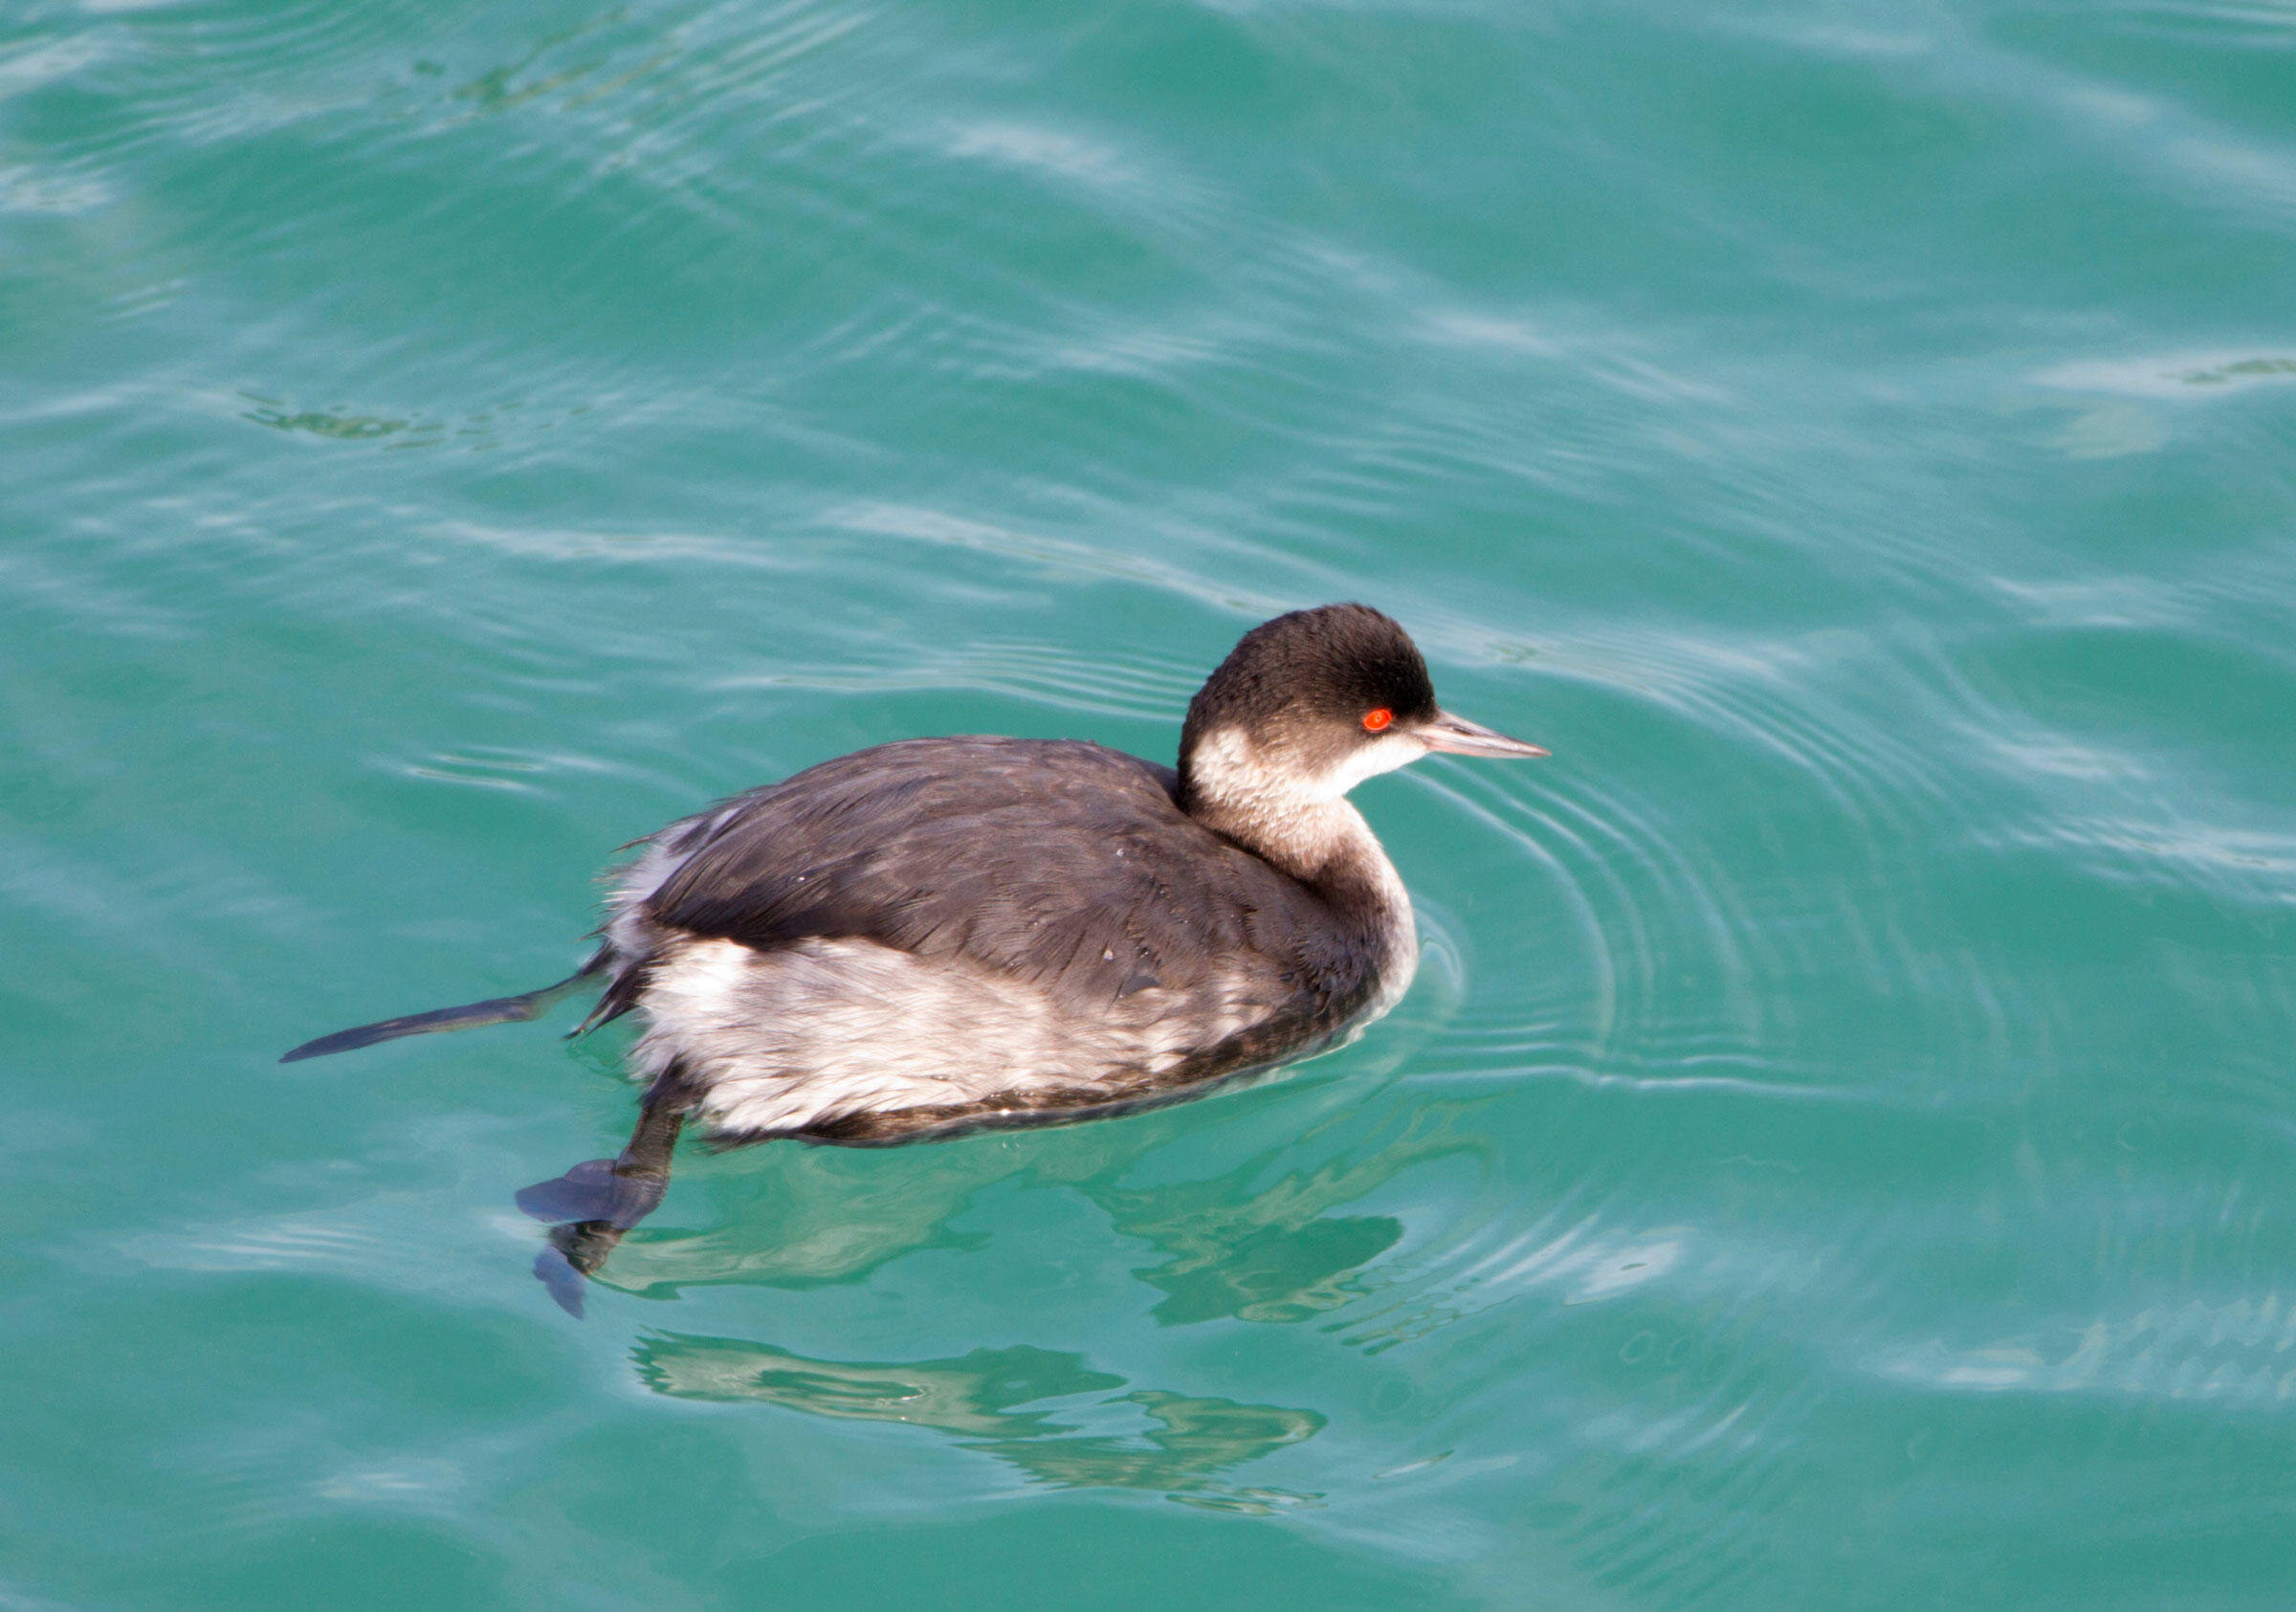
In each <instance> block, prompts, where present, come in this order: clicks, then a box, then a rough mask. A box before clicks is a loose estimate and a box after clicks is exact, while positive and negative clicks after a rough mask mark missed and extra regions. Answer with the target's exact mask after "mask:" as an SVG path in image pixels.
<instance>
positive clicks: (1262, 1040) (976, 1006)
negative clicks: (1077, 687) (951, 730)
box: [286, 605, 1547, 1309]
mask: <svg viewBox="0 0 2296 1612" xmlns="http://www.w3.org/2000/svg"><path fill="white" fill-rule="evenodd" d="M1434 750H1442V751H1449V752H1452V753H1455V754H1459V755H1467V756H1543V755H1545V754H1546V753H1547V752H1546V751H1544V750H1542V749H1540V748H1539V747H1538V746H1537V745H1534V744H1526V743H1524V742H1523V741H1522V740H1517V739H1509V738H1508V737H1506V736H1505V735H1504V734H1499V733H1494V732H1492V731H1491V730H1490V728H1486V727H1482V726H1480V725H1478V724H1476V723H1474V722H1469V721H1467V720H1465V719H1463V718H1458V717H1454V716H1451V715H1450V714H1449V713H1447V712H1446V711H1445V710H1443V709H1442V708H1441V707H1440V706H1438V705H1437V704H1436V703H1435V691H1434V688H1433V686H1432V685H1431V684H1430V683H1429V682H1428V679H1427V668H1426V663H1425V662H1424V660H1423V659H1421V657H1420V653H1419V651H1418V649H1417V648H1416V647H1415V646H1414V645H1413V644H1412V642H1411V640H1410V638H1409V637H1407V636H1406V635H1405V634H1404V632H1403V629H1402V628H1401V627H1399V626H1397V625H1396V624H1395V623H1394V622H1393V621H1391V620H1389V619H1388V618H1387V617H1386V616H1383V615H1381V614H1380V612H1379V611H1377V610H1374V609H1371V608H1369V607H1365V606H1362V605H1328V606H1325V607H1322V608H1320V609H1314V610H1298V611H1294V612H1292V613H1291V614H1290V615H1284V616H1278V617H1276V618H1275V619H1274V620H1273V621H1269V622H1265V623H1263V624H1261V625H1260V626H1258V627H1255V628H1253V629H1251V630H1250V631H1249V632H1247V633H1246V634H1245V635H1244V638H1243V641H1242V642H1241V643H1239V644H1237V646H1236V647H1235V650H1234V651H1233V652H1231V653H1230V654H1229V655H1228V657H1227V658H1226V659H1225V661H1223V662H1221V663H1220V667H1219V669H1218V670H1217V671H1215V672H1214V673H1213V674H1211V676H1210V677H1209V678H1208V679H1207V680H1206V681H1205V683H1204V685H1203V689H1202V690H1201V691H1199V692H1198V694H1197V696H1196V697H1195V698H1194V699H1193V700H1191V701H1190V702H1189V705H1188V714H1187V720H1186V723H1185V725H1184V726H1183V727H1182V728H1181V738H1180V769H1179V771H1178V772H1175V771H1173V770H1172V769H1171V768H1169V767H1162V766H1158V765H1157V764H1156V763H1154V762H1144V761H1141V760H1139V759H1138V758H1137V757H1133V756H1128V755H1125V754H1123V753H1122V752H1121V751H1116V750H1110V749H1106V748H1103V747H1102V746H1100V745H1098V744H1091V743H1085V742H1081V741H1076V740H1028V739H991V738H963V739H910V740H899V741H897V742H895V743H892V744H880V745H877V746H875V747H874V748H872V749H868V750H861V751H856V752H855V753H854V754H852V755H850V756H841V757H839V758H838V759H837V760H835V761H831V762H822V763H821V764H820V765H819V766H815V767H810V768H807V769H806V771H804V772H801V773H799V774H797V775H796V776H795V777H793V778H790V779H788V780H786V781H784V782H783V783H780V784H767V785H766V786H765V787H763V788H762V789H753V790H751V791H750V792H749V793H747V794H745V795H738V796H736V797H735V798H733V799H732V800H730V801H727V802H725V803H723V804H722V805H719V806H715V807H713V808H711V809H710V810H708V811H705V812H703V813H701V814H700V815H698V816H695V817H689V818H686V819H684V820H683V821H681V822H677V823H673V824H672V825H671V826H670V827H669V828H664V829H663V830H662V831H661V832H660V833H658V834H654V835H652V836H651V837H650V838H648V839H646V840H642V841H638V842H635V843H636V844H639V845H642V846H644V848H645V850H644V851H643V852H642V853H641V854H640V855H639V857H638V859H637V860H636V861H635V862H634V863H632V864H630V865H629V867H628V868H626V869H624V870H623V871H622V872H621V873H620V875H619V876H618V878H617V881H616V884H615V888H614V892H613V894H612V895H611V896H610V897H609V900H608V906H609V910H610V915H611V916H609V917H608V919H607V923H606V924H605V926H604V927H603V928H602V929H601V930H600V931H599V933H600V934H601V935H602V936H603V938H604V943H603V944H602V945H601V946H600V947H599V949H598V952H597V955H596V956H594V957H592V958H591V959H590V961H588V962H587V963H585V964H584V965H583V967H582V969H581V971H580V972H579V973H577V974H575V975H574V976H573V977H572V978H570V979H567V980H563V981H561V982H560V983H557V984H555V985H548V986H545V987H543V988H542V989H541V990H539V991H532V992H529V993H527V994H526V995H524V996H515V997H503V998H498V999H497V1000H495V1001H491V1002H479V1003H473V1004H471V1005H468V1006H465V1007H448V1008H441V1009H440V1010H438V1011H436V1012H432V1013H418V1014H415V1015H413V1016H412V1017H409V1018H404V1019H389V1020H386V1021H384V1022H383V1023H381V1024H377V1025H366V1026H362V1027H359V1028H357V1029H348V1030H342V1031H340V1032H338V1033H337V1034H334V1035H330V1036H325V1037H322V1038H321V1039H320V1040H318V1041H313V1042H309V1043H306V1044H305V1045H304V1046H301V1047H298V1048H297V1049H295V1050H294V1051H292V1052H290V1053H288V1054H287V1060H286V1061H292V1060H294V1059H298V1058H310V1057H317V1056H320V1054H323V1053H328V1052H342V1051H347V1050H349V1049H352V1048H356V1047H367V1046H371V1045H373V1044H374V1043H376V1042H379V1041H388V1040H391V1039H393V1038H395V1037H398V1036H403V1035H416V1034H421V1033H423V1032H425V1031H430V1030H450V1029H463V1028H467V1027H472V1026H475V1025H492V1024H501V1023H505V1022H508V1021H511V1020H516V1019H532V1018H535V1017H537V1016H538V1015H539V1014H540V1013H541V1011H542V1009H543V1008H544V1007H545V1006H546V1005H548V1004H549V1002H550V1001H551V1000H553V999H554V998H555V997H557V996H558V995H559V994H561V993H563V992H564V991H566V990H569V989H571V988H573V987H575V986H576V985H579V984H581V983H585V982H586V981H588V980H591V979H593V978H602V979H603V980H604V981H605V983H606V989H605V993H604V995H603V996H602V997H601V998H600V999H599V1002H598V1005H597V1006H596V1007H595V1008H594V1009H593V1010H592V1011H591V1013H590V1015H589V1016H588V1018H586V1019H585V1020H584V1022H583V1024H582V1026H581V1027H579V1028H578V1029H577V1030H576V1031H575V1032H574V1033H576V1034H581V1033H582V1032H583V1031H584V1030H587V1029H589V1028H591V1027H595V1026H597V1025H601V1024H604V1023H606V1022H607V1021H608V1020H610V1019H614V1018H618V1017H620V1016H621V1015H622V1014H624V1013H627V1012H629V1010H630V1009H631V1008H633V1007H634V1008H638V1009H641V1010H642V1011H643V1012H644V1015H645V1019H646V1026H647V1027H646V1030H645V1033H644V1034H643V1036H642V1037H641V1038H640V1039H639V1041H638V1044H637V1048H636V1050H635V1053H634V1056H633V1064H634V1073H635V1075H636V1076H637V1077H638V1078H640V1079H642V1080H644V1081H645V1083H646V1095H645V1100H644V1109H643V1112H642V1114H641V1115H640V1117H639V1120H638V1125H637V1130H636V1133H635V1134H634V1135H633V1136H632V1137H631V1138H630V1142H629V1147H628V1149H626V1150H625V1151H624V1153H623V1154H622V1156H621V1157H620V1158H619V1159H596V1160H592V1161H591V1162H590V1163H587V1164H578V1165H576V1166H575V1167H574V1168H573V1169H572V1170H570V1171H568V1172H567V1173H566V1174H565V1175H564V1176H563V1177H560V1178H558V1179H557V1180H555V1181H545V1182H542V1183H541V1184H540V1185H538V1186H533V1187H529V1188H527V1189H526V1191H524V1192H523V1193H521V1194H519V1203H521V1205H522V1206H524V1207H525V1208H526V1209H527V1210H528V1211H529V1212H530V1213H533V1214H536V1215H538V1216H540V1217H541V1218H542V1219H546V1220H553V1221H558V1222H561V1223H562V1224H561V1225H560V1226H558V1227H557V1229H556V1231H555V1232H554V1233H553V1236H552V1242H553V1247H554V1248H555V1249H556V1252H555V1253H552V1252H547V1251H546V1252H545V1253H544V1254H543V1256H542V1260H541V1263H539V1264H538V1266H537V1270H538V1273H540V1274H541V1275H542V1276H543V1277H544V1279H545V1280H546V1281H549V1282H551V1284H552V1291H553V1292H556V1293H557V1294H558V1296H559V1297H560V1299H561V1301H562V1302H563V1303H565V1304H566V1305H567V1307H568V1308H569V1309H576V1308H578V1307H579V1284H577V1283H574V1282H573V1281H572V1279H571V1275H570V1271H569V1270H568V1267H569V1266H570V1267H571V1269H572V1270H581V1271H583V1272H585V1273H587V1272H589V1271H592V1270H596V1269H597V1267H598V1265H599V1263H600V1262H601V1261H602V1260H603V1259H604V1258H605V1256H606V1254H607V1251H608V1250H609V1249H610V1248H612V1247H613V1246H614V1244H615V1243H616V1242H617V1241H619V1240H620V1237H621V1235H622V1233H623V1232H624V1231H625V1230H627V1229H628V1228H629V1226H633V1225H635V1224H636V1223H637V1221H638V1220H639V1219H640V1218H641V1217H642V1216H644V1215H645V1214H646V1213H647V1212H648V1211H650V1210H651V1208H652V1207H653V1206H654V1205H655V1204H656V1203H659V1202H660V1201H661V1196H662V1192H663V1189H664V1187H665V1186H666V1184H667V1182H668V1180H669V1170H670V1153H671V1148H672V1145H673V1143H674V1142H675V1141H676V1139H677V1133H678V1130H679V1127H680V1126H681V1125H682V1124H683V1123H684V1121H685V1120H686V1119H687V1118H688V1117H689V1116H691V1117H693V1118H695V1120H696V1121H697V1122H699V1123H700V1124H702V1125H703V1126H705V1127H706V1128H707V1129H708V1131H709V1133H710V1135H711V1137H713V1138H714V1139H715V1140H717V1141H718V1142H719V1143H722V1144H726V1145H736V1144H740V1143H744V1142H755V1141H766V1140H770V1139H772V1138H774V1137H800V1138H802V1139H804V1140H806V1141H812V1142H837V1143H844V1144H847V1145H851V1146H874V1145H885V1144H890V1143H895V1142H907V1141H916V1140H921V1139H924V1138H927V1137H946V1136H952V1135H956V1134H959V1133H961V1132H964V1131H970V1130H978V1129H982V1128H983V1127H988V1126H1017V1125H1045V1124H1060V1123H1066V1122H1069V1121H1071V1120H1077V1119H1084V1118H1091V1117H1093V1116H1096V1115H1107V1114H1112V1113H1115V1112H1118V1111H1121V1110H1125V1109H1131V1108H1137V1107H1140V1106H1143V1105H1146V1104H1151V1103H1159V1102H1166V1101H1171V1100H1175V1099H1177V1098H1179V1097H1181V1096H1186V1095H1194V1094H1196V1093H1201V1092H1203V1091H1204V1090H1205V1089H1206V1088H1207V1087H1208V1086H1209V1085H1210V1084H1211V1083H1212V1082H1215V1081H1217V1080H1219V1079H1220V1078H1221V1077H1223V1076H1225V1075H1232V1074H1237V1073H1241V1072H1243V1071H1249V1070H1259V1069H1265V1068H1267V1067H1268V1066H1269V1065H1271V1064H1275V1063H1279V1062H1282V1061H1284V1060H1286V1059H1289V1058H1294V1057H1298V1056H1300V1055H1302V1054H1304V1053H1307V1052H1311V1051H1314V1050H1315V1049H1318V1048H1321V1047H1324V1046H1326V1045H1328V1044H1330V1042H1331V1041H1332V1040H1333V1039H1334V1038H1335V1037H1336V1036H1337V1035H1338V1034H1340V1033H1341V1032H1342V1031H1344V1030H1347V1029H1349V1028H1351V1027H1354V1026H1357V1025H1358V1024H1360V1023H1363V1022H1366V1021H1368V1020H1369V1019H1370V1018H1372V1017H1374V1016H1376V1015H1377V1014H1379V1013H1381V1012H1383V1011H1385V1010H1386V1009H1387V1008H1388V1007H1389V1006H1391V1005H1393V1004H1394V1003H1395V1002H1396V1000H1397V999H1398V998H1400V997H1401V996H1402V993H1403V990H1404V987H1405V986H1407V985H1408V984H1409V983H1410V982H1411V975H1412V972H1413V970H1414V969H1415V968H1416V967H1417V964H1418V938H1417V936H1416V934H1415V932H1414V930H1413V927H1412V921H1411V899H1410V896H1409V895H1408V894H1405V892H1404V890H1403V886H1402V880H1401V879H1399V878H1398V877H1397V876H1396V872H1395V868H1394V865H1393V864H1391V863H1390V862H1389V861H1388V860H1387V856H1386V853H1385V852H1384V851H1383V850H1380V842H1379V840H1378V839H1377V838H1376V837H1374V835H1373V834H1372V831H1371V829H1370V828H1369V826H1368V825H1366V824H1365V823H1364V821H1363V818H1362V816H1361V814H1360V813H1358V811H1357V810H1356V808H1355V807H1354V806H1350V805H1349V804H1348V802H1347V798H1346V797H1347V792H1348V791H1349V790H1350V789H1352V788H1354V787H1355V786H1356V785H1357V784H1360V783H1361V782H1362V781H1363V780H1365V779H1367V778H1370V777H1372V776H1374V775H1375V774H1378V773H1382V772H1388V771H1392V770H1393V769H1394V768H1397V767H1400V766H1403V765H1405V764H1407V763H1409V762H1414V761H1417V760H1418V759H1419V758H1420V757H1422V756H1424V755H1425V754H1427V753H1428V752H1429V751H1434ZM560 1255H563V1261H562V1260H561V1259H560V1258H559V1256H560Z"/></svg>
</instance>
